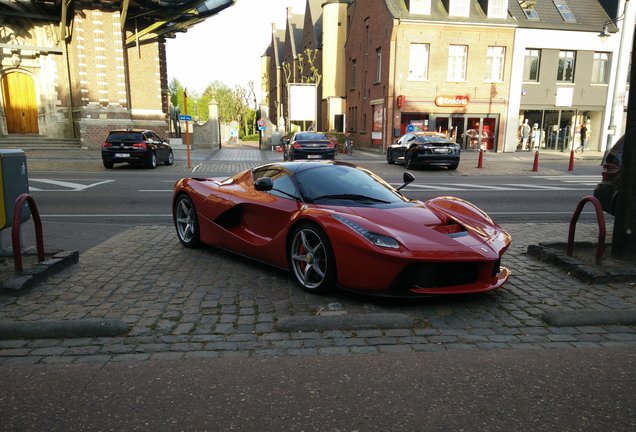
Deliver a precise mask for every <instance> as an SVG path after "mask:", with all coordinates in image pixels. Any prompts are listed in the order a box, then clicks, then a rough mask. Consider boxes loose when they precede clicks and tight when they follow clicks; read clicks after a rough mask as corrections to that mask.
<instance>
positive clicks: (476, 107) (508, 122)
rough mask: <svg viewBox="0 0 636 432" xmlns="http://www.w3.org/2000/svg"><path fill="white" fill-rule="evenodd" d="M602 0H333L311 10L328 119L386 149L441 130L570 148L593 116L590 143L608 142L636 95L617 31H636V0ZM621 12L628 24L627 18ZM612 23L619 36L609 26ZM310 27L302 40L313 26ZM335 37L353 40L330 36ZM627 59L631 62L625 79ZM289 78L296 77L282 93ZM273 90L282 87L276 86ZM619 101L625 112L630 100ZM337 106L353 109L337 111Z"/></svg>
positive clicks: (326, 124) (479, 142) (473, 144)
mask: <svg viewBox="0 0 636 432" xmlns="http://www.w3.org/2000/svg"><path fill="white" fill-rule="evenodd" d="M332 3H337V4H339V5H338V6H339V9H338V11H339V13H341V12H342V8H343V6H346V9H347V11H346V14H347V16H346V19H344V18H343V17H341V16H338V18H337V19H331V17H330V18H329V19H327V18H326V17H327V14H326V13H325V12H326V11H327V7H329V5H330V4H332ZM601 3H602V2H599V1H598V0H577V1H572V0H569V1H568V0H364V1H363V0H352V1H343V2H325V3H323V4H322V7H321V13H322V20H320V19H316V17H315V14H316V11H315V8H314V10H312V11H311V12H310V13H311V14H312V20H308V19H307V17H306V18H305V22H304V25H305V26H307V25H312V26H315V25H316V24H315V23H319V25H320V26H321V30H322V33H321V34H322V38H321V39H320V40H318V39H312V41H317V43H318V45H316V47H317V48H318V47H320V48H321V49H322V59H323V62H322V65H321V68H322V69H321V74H322V83H321V85H322V87H323V90H322V94H320V95H319V96H317V97H318V98H321V101H320V102H321V106H319V108H318V110H319V111H320V112H321V113H322V120H321V121H319V124H318V126H319V129H322V130H340V128H341V127H342V129H344V130H346V131H347V132H349V133H351V134H352V136H353V139H354V141H355V142H356V145H358V146H361V147H367V148H373V149H377V150H379V151H383V150H384V149H386V147H387V146H388V145H390V144H391V143H392V142H394V141H395V140H396V139H397V138H398V137H399V136H401V135H402V134H404V133H405V132H406V131H411V130H435V131H439V132H443V133H446V134H448V135H449V137H451V138H452V139H453V140H454V141H455V142H457V143H459V144H460V145H461V146H462V148H463V149H466V150H470V149H485V150H490V151H500V152H501V151H516V150H529V149H534V148H535V147H536V148H549V149H561V150H564V151H565V150H566V149H570V148H572V147H573V146H574V147H576V146H578V145H579V144H580V142H581V136H580V130H581V127H582V126H583V125H585V126H586V128H587V130H588V135H587V138H588V142H587V146H586V147H587V148H588V149H598V150H604V149H605V148H606V146H607V145H608V142H611V139H610V134H611V130H612V126H611V125H610V123H613V122H615V123H619V126H618V127H616V129H617V130H622V127H621V126H620V121H621V120H620V119H621V116H619V115H616V116H613V115H610V112H611V111H612V110H611V109H608V108H607V107H611V106H614V105H620V102H619V103H618V104H616V103H615V100H616V99H620V100H621V101H625V98H624V97H623V98H622V99H621V98H620V97H618V98H616V97H615V95H617V94H625V92H624V89H625V82H626V71H627V69H628V65H627V64H625V61H623V62H622V63H620V62H619V57H621V55H620V53H621V52H627V53H629V47H625V46H624V45H623V46H622V47H621V43H620V42H622V41H624V40H625V39H629V37H627V38H625V37H622V36H620V35H621V34H622V33H617V32H618V31H619V30H621V29H622V28H625V27H626V28H627V32H628V33H629V31H630V29H631V32H632V33H631V34H633V27H634V24H633V18H629V17H628V15H630V13H631V15H636V12H633V11H630V10H626V9H625V8H629V7H630V6H632V5H630V2H629V1H627V2H626V1H625V0H614V3H615V4H616V6H617V7H616V9H615V13H614V14H612V13H611V12H610V15H608V12H607V11H606V7H605V8H604V5H602V4H601ZM606 3H612V2H611V1H610V0H607V1H606ZM631 3H634V2H633V1H632V2H631ZM309 6H310V3H309V2H308V6H307V8H306V11H305V13H306V14H307V10H309V9H310V8H309ZM625 12H627V14H626V13H625ZM611 15H615V16H613V17H612V18H610V16H611ZM631 15H630V16H631ZM619 17H620V18H619ZM617 18H619V19H617ZM630 20H631V21H630ZM327 21H328V22H329V23H331V24H330V25H329V24H326V22H327ZM620 21H624V22H623V25H617V23H619V22H620ZM312 23H313V24H312ZM336 23H337V24H336ZM343 23H345V24H346V25H343ZM288 25H289V24H288ZM604 26H605V27H604ZM604 28H606V29H607V30H608V31H609V34H611V35H612V36H611V37H609V38H602V37H599V34H600V32H601V30H602V29H604ZM343 30H345V31H344V33H343ZM288 34H289V32H288ZM304 34H305V36H304V39H303V42H300V45H302V44H303V43H304V42H305V39H306V38H307V34H308V32H307V30H305V33H304ZM330 40H337V41H342V40H344V41H345V42H344V44H337V43H334V44H331V45H329V43H328V41H330ZM286 43H287V42H286ZM327 47H328V48H327ZM338 50H341V51H338ZM329 56H331V58H336V59H338V60H337V61H336V62H335V63H333V64H338V65H341V64H342V63H344V65H345V69H344V76H345V77H346V79H345V82H344V86H345V87H344V91H343V94H344V97H340V92H342V87H339V85H336V86H332V85H331V84H329V83H330V81H329V80H330V79H333V80H338V79H341V78H342V77H343V73H342V69H338V68H330V65H331V63H329V62H328V61H326V59H327V58H328V57H329ZM623 57H628V56H627V55H624V56H623ZM621 65H622V66H621ZM621 68H622V69H621ZM270 70H272V66H271V65H270ZM620 70H623V71H624V72H625V73H624V75H625V76H623V78H622V81H621V78H620V73H617V71H619V72H620ZM292 79H296V78H294V77H292ZM270 82H271V78H270ZM284 83H285V78H283V83H281V84H280V87H281V88H283V92H284V87H285V84H284ZM621 83H622V84H621ZM617 87H618V89H619V90H618V92H617V91H616V88H617ZM269 94H270V95H273V94H275V92H274V89H273V88H270V89H269ZM330 101H335V102H336V106H335V107H334V105H333V104H331V103H330ZM624 106H626V104H625V105H624ZM286 109H287V108H286V107H284V108H283V109H282V111H283V113H284V112H286ZM617 110H619V111H620V112H621V113H622V110H623V105H620V106H618V108H617ZM338 111H342V113H343V115H342V116H340V117H337V114H335V113H337V112H338ZM284 115H285V114H283V116H284ZM613 117H616V119H615V120H612V119H611V118H613ZM334 119H337V121H334ZM525 124H527V125H528V126H527V127H526V126H525ZM528 127H529V131H528V132H527V135H528V136H527V139H525V140H524V135H525V134H526V131H527V128H528ZM608 131H609V132H608ZM616 135H617V136H620V135H619V134H618V132H616Z"/></svg>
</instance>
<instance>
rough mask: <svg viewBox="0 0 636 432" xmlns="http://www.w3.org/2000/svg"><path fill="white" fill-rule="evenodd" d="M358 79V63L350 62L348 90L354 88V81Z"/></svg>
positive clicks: (355, 61)
mask: <svg viewBox="0 0 636 432" xmlns="http://www.w3.org/2000/svg"><path fill="white" fill-rule="evenodd" d="M357 79H358V62H357V60H355V59H354V60H351V82H350V83H349V88H352V89H355V88H356V81H357Z"/></svg>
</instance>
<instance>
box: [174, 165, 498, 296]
mask: <svg viewBox="0 0 636 432" xmlns="http://www.w3.org/2000/svg"><path fill="white" fill-rule="evenodd" d="M411 181H413V175H412V174H410V173H408V172H407V173H404V184H403V185H402V186H401V187H400V188H397V189H396V188H394V187H392V186H391V185H389V184H388V183H386V182H385V181H384V180H382V179H381V178H380V177H378V176H376V175H375V174H373V173H372V172H370V171H369V170H367V169H365V168H362V167H359V166H356V165H352V164H347V163H343V162H334V161H322V162H315V161H311V162H283V163H278V164H269V165H264V166H261V167H258V168H254V169H252V170H247V171H243V172H240V173H239V174H237V175H235V176H234V177H229V178H199V179H195V178H183V179H181V180H179V181H178V182H177V183H176V185H175V189H174V195H173V220H174V224H175V226H176V230H177V235H178V238H179V240H180V241H181V243H182V244H183V245H184V246H186V247H195V246H199V245H200V244H201V243H204V244H207V245H212V246H215V247H219V248H222V249H226V250H230V251H233V252H236V253H238V254H241V255H244V256H248V257H251V258H253V259H255V260H258V261H262V262H265V263H268V264H271V265H273V266H276V267H280V268H284V269H289V270H290V271H291V274H292V275H293V277H294V278H295V280H296V281H297V282H298V284H299V285H300V287H301V288H303V289H304V290H306V291H309V292H314V293H324V292H327V291H329V290H331V289H332V288H334V287H336V286H338V287H341V288H344V289H347V290H354V291H357V292H365V293H373V294H376V295H385V296H396V297H406V296H418V295H431V294H460V293H476V292H483V291H489V290H492V289H495V288H498V287H500V286H501V285H502V284H503V283H504V282H505V281H506V280H507V279H508V276H509V274H510V273H509V271H508V269H506V268H505V267H502V266H501V258H502V255H503V253H504V252H505V251H506V249H507V248H508V246H509V244H510V235H509V234H508V233H507V232H506V231H504V230H503V229H502V228H501V227H500V226H499V225H497V224H496V223H495V222H493V220H492V219H491V218H490V217H488V215H486V214H485V213H484V212H483V211H481V210H479V209H478V208H477V207H475V206H474V205H472V204H470V203H468V202H466V201H464V200H462V199H459V198H453V197H439V198H434V199H431V200H429V201H426V202H421V201H415V200H411V199H409V198H407V197H406V196H404V195H402V193H401V192H400V191H399V190H400V189H401V188H402V187H404V186H406V184H408V183H410V182H411Z"/></svg>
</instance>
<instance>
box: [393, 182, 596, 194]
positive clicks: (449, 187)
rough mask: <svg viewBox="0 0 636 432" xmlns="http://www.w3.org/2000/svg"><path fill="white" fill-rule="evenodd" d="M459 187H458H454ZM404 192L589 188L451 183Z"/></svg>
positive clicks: (581, 189)
mask: <svg viewBox="0 0 636 432" xmlns="http://www.w3.org/2000/svg"><path fill="white" fill-rule="evenodd" d="M393 186H396V187H397V186H400V185H399V184H398V183H393ZM456 186H460V187H456ZM579 186H585V185H584V184H580V185H579ZM403 190H404V191H411V192H417V191H420V192H423V191H426V190H430V191H436V192H500V191H539V192H541V191H543V192H547V191H577V190H580V191H589V190H590V189H589V188H583V187H571V186H548V185H534V184H525V183H519V184H514V183H509V184H502V185H499V186H492V185H478V184H474V185H471V184H468V183H451V184H449V185H445V184H439V185H436V186H433V185H420V184H410V185H408V186H406V187H405V188H404V189H403Z"/></svg>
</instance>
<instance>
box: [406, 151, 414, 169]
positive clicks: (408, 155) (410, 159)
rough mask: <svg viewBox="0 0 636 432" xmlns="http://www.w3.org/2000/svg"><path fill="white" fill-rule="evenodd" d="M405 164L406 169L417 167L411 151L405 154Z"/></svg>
mask: <svg viewBox="0 0 636 432" xmlns="http://www.w3.org/2000/svg"><path fill="white" fill-rule="evenodd" d="M404 166H405V167H406V169H413V168H414V167H415V165H414V164H413V155H412V154H411V152H409V151H407V152H406V154H405V155H404Z"/></svg>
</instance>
